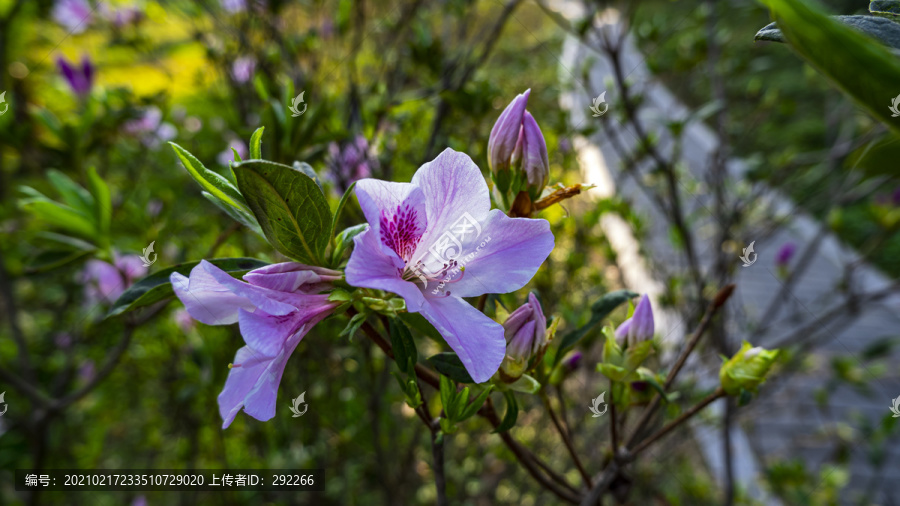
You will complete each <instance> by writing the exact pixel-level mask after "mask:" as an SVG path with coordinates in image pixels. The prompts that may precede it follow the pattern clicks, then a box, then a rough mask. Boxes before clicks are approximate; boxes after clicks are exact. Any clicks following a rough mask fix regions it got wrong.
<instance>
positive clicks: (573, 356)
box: [562, 351, 584, 372]
mask: <svg viewBox="0 0 900 506" xmlns="http://www.w3.org/2000/svg"><path fill="white" fill-rule="evenodd" d="M583 357H584V356H583V355H582V354H581V352H580V351H576V352H573V353H570V354H569V356H568V357H566V358H564V359H563V361H562V365H563V367H564V368H565V369H566V370H567V371H570V372H571V371H574V370H575V369H578V366H579V365H580V364H581V359H582V358H583Z"/></svg>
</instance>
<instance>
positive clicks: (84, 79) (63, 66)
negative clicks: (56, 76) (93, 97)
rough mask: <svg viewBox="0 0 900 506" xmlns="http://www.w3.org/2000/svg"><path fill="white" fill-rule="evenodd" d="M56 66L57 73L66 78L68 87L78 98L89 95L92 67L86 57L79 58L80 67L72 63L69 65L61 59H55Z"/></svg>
mask: <svg viewBox="0 0 900 506" xmlns="http://www.w3.org/2000/svg"><path fill="white" fill-rule="evenodd" d="M56 65H57V66H58V67H59V73H60V74H62V76H63V77H64V78H66V82H67V83H69V87H70V88H72V91H74V92H75V94H76V95H78V96H81V97H83V96H86V95H88V94H90V92H91V87H92V86H93V84H94V65H93V64H91V60H90V59H89V58H88V57H87V56H83V57H82V58H81V67H78V66H77V65H76V64H75V63H74V62H72V63H69V61H68V60H66V59H65V58H63V57H61V56H60V57H59V58H57V59H56Z"/></svg>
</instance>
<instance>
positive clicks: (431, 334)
mask: <svg viewBox="0 0 900 506" xmlns="http://www.w3.org/2000/svg"><path fill="white" fill-rule="evenodd" d="M400 319H401V320H403V321H404V322H405V323H406V324H407V325H409V327H410V328H411V329H413V330H415V331H416V332H418V333H420V334H422V335H423V336H425V337H428V338H430V339H431V340H433V341H435V342H438V343H441V342H443V341H444V338H442V337H441V333H440V332H438V330H437V329H436V328H434V325H432V324H431V323H429V322H428V320H426V319H425V317H424V316H422V315H421V314H419V313H402V314H400Z"/></svg>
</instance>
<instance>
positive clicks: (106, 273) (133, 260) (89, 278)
mask: <svg viewBox="0 0 900 506" xmlns="http://www.w3.org/2000/svg"><path fill="white" fill-rule="evenodd" d="M146 275H147V267H146V266H144V262H143V260H141V257H139V256H137V255H124V256H119V255H118V254H114V258H113V263H109V262H104V261H103V260H97V259H94V260H88V261H87V263H85V265H84V270H82V271H81V282H82V283H84V292H85V299H86V300H87V302H88V304H89V305H94V304H97V303H101V302H103V303H112V302H114V301H115V300H116V299H118V298H119V296H120V295H122V292H124V291H125V289H126V288H128V287H129V286H131V285H132V283H134V282H135V280H137V279H140V278H142V277H144V276H146Z"/></svg>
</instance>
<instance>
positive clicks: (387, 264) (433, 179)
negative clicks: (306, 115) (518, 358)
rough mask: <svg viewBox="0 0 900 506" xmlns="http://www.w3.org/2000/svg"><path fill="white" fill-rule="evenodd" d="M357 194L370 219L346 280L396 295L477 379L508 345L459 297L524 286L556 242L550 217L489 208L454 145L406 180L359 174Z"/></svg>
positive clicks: (477, 178)
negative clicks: (537, 217)
mask: <svg viewBox="0 0 900 506" xmlns="http://www.w3.org/2000/svg"><path fill="white" fill-rule="evenodd" d="M356 197H357V199H358V200H359V205H360V207H362V210H363V213H364V214H365V216H366V221H368V222H369V227H368V229H367V230H366V231H365V232H363V233H361V234H359V235H357V236H356V237H355V238H354V242H355V247H354V249H353V253H352V254H351V255H350V261H349V262H348V264H347V283H349V284H350V285H352V286H356V287H363V288H373V289H377V290H385V291H388V292H393V293H395V294H397V295H399V296H401V297H403V299H404V300H405V301H406V308H407V311H409V312H410V313H419V312H421V313H422V316H424V317H425V319H426V320H428V321H429V322H430V323H431V324H432V325H434V327H435V328H436V329H437V330H438V332H440V333H441V335H442V336H443V337H444V340H445V341H447V344H448V345H450V348H452V349H453V351H455V352H456V354H457V355H458V356H459V358H460V360H461V361H462V363H463V365H464V366H465V367H466V370H467V371H468V372H469V375H470V376H471V377H472V379H473V380H474V381H475V382H476V383H481V382H484V381H487V380H488V379H490V377H491V376H492V375H493V374H494V373H495V372H497V369H498V368H499V367H500V363H501V362H502V361H503V358H504V356H505V355H506V339H504V330H503V327H502V326H500V324H499V323H497V322H495V321H494V320H492V319H490V318H488V317H487V316H485V315H484V314H483V313H482V312H481V311H478V310H477V309H475V308H474V307H472V306H471V305H469V303H468V302H466V301H465V300H463V297H477V296H479V295H482V294H485V293H508V292H511V291H514V290H518V289H519V288H522V287H523V286H525V284H526V283H528V281H530V280H531V278H532V276H534V273H535V272H536V271H537V269H538V267H540V266H541V264H542V263H543V262H544V259H546V258H547V256H548V255H549V254H550V251H551V250H552V249H553V234H552V233H551V232H550V224H549V223H547V221H546V220H532V219H527V218H510V217H508V216H506V215H505V214H504V213H503V212H502V211H500V210H499V209H494V210H491V199H490V195H489V193H488V187H487V183H485V180H484V177H483V176H482V174H481V171H480V170H479V169H478V166H477V165H475V163H474V162H473V161H472V159H471V158H469V157H468V156H467V155H466V154H464V153H459V152H457V151H453V150H452V149H446V150H444V152H443V153H441V154H440V155H438V157H437V158H435V159H434V160H433V161H431V162H428V163H426V164H425V165H422V166H421V167H420V168H419V170H418V171H417V172H416V174H415V175H414V176H413V178H412V181H411V182H409V183H393V182H387V181H380V180H377V179H363V180H361V181H359V182H358V183H357V184H356ZM451 287H452V295H451Z"/></svg>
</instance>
